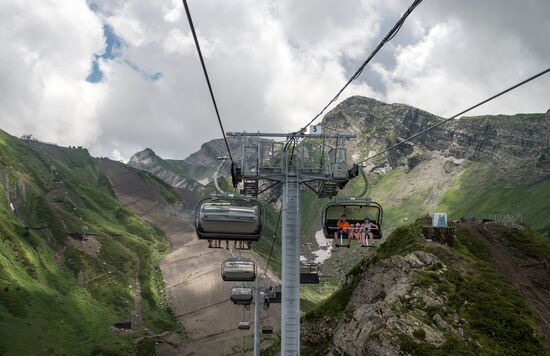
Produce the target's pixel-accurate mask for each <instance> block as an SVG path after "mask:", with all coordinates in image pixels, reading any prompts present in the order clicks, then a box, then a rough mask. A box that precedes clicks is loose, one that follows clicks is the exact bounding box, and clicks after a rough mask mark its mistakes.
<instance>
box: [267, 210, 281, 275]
mask: <svg viewBox="0 0 550 356" xmlns="http://www.w3.org/2000/svg"><path fill="white" fill-rule="evenodd" d="M282 212H283V208H282V207H281V209H280V210H279V217H278V218H277V226H276V227H275V233H274V234H273V242H271V250H270V251H269V258H268V260H267V264H266V265H265V270H264V274H263V276H264V277H265V276H266V275H267V269H268V268H269V263H270V262H271V257H272V256H273V247H274V246H275V240H277V235H278V233H279V224H280V223H281V215H282V214H281V213H282Z"/></svg>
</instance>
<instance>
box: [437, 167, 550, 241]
mask: <svg viewBox="0 0 550 356" xmlns="http://www.w3.org/2000/svg"><path fill="white" fill-rule="evenodd" d="M438 210H442V211H448V212H449V213H450V216H451V218H453V219H456V218H459V217H462V216H478V217H486V216H489V215H494V214H500V215H506V214H510V215H520V216H521V217H522V219H523V221H524V222H525V223H527V224H529V225H531V226H532V227H533V228H535V229H537V230H540V231H544V232H550V219H549V218H548V211H550V179H548V178H547V179H544V180H542V181H539V182H537V183H535V184H532V185H525V184H520V183H517V182H506V180H505V179H503V178H498V177H496V176H495V172H494V171H493V169H492V168H491V167H490V166H488V165H484V164H482V163H480V162H472V163H470V164H469V165H468V167H467V168H466V170H465V172H464V173H463V174H462V175H460V176H459V177H457V178H456V179H455V180H454V182H453V184H452V185H451V186H450V187H449V189H448V190H447V191H446V193H445V194H444V195H443V197H442V199H441V201H440V203H439V206H438Z"/></svg>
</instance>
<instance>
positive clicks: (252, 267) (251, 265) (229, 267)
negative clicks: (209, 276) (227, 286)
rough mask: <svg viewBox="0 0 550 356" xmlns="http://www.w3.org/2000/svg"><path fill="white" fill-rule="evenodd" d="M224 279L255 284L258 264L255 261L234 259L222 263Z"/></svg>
mask: <svg viewBox="0 0 550 356" xmlns="http://www.w3.org/2000/svg"><path fill="white" fill-rule="evenodd" d="M221 274H222V279H223V280H224V281H230V282H253V281H255V280H256V263H255V262H254V261H253V260H250V259H246V258H241V257H232V258H229V259H227V260H225V261H224V262H223V263H222V268H221Z"/></svg>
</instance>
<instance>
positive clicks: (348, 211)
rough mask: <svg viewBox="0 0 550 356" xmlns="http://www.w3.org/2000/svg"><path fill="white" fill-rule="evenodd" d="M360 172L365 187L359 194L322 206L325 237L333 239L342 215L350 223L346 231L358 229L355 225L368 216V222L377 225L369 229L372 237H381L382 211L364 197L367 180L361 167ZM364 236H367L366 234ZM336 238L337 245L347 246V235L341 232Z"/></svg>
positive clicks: (378, 206)
mask: <svg viewBox="0 0 550 356" xmlns="http://www.w3.org/2000/svg"><path fill="white" fill-rule="evenodd" d="M356 167H357V166H354V168H353V169H359V167H357V168H356ZM360 172H361V175H362V176H363V179H364V181H365V188H364V190H363V192H362V193H361V194H360V195H359V196H357V197H352V198H347V199H343V200H339V199H336V200H334V201H331V202H329V203H328V204H326V205H325V207H324V208H323V213H322V219H321V221H322V222H323V232H324V234H325V237H326V238H327V239H334V233H335V232H336V233H338V232H339V229H338V227H337V223H338V220H339V219H340V217H341V216H342V215H346V218H347V221H348V222H349V223H350V230H349V231H348V233H349V232H352V231H353V232H356V231H358V230H357V227H356V225H357V224H359V225H360V224H362V223H363V222H364V220H365V219H366V218H368V219H369V221H370V222H373V223H374V224H376V225H377V227H378V229H372V230H370V232H371V233H372V234H373V237H374V238H375V239H380V238H382V220H383V215H384V211H383V209H382V206H381V205H380V204H378V203H376V202H373V201H371V199H370V198H365V196H366V195H367V191H368V180H367V176H366V174H365V172H364V171H363V170H362V169H360ZM337 236H338V235H337ZM366 238H368V236H367V237H366ZM338 239H339V246H338V247H349V246H348V240H347V237H345V236H343V234H341V235H339V237H338Z"/></svg>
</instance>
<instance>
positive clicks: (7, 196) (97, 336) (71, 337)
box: [0, 131, 177, 355]
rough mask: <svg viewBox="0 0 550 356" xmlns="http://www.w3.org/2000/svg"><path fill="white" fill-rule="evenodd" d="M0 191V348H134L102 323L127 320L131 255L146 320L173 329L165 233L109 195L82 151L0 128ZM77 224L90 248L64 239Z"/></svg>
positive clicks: (155, 327)
mask: <svg viewBox="0 0 550 356" xmlns="http://www.w3.org/2000/svg"><path fill="white" fill-rule="evenodd" d="M52 167H53V168H52ZM52 172H56V173H53V174H52ZM0 190H1V193H2V195H1V198H0V354H8V355H23V354H26V355H31V354H35V355H37V354H51V355H62V354H66V355H69V354H71V355H74V354H132V353H134V352H136V346H135V345H134V343H133V341H132V337H130V336H125V335H117V334H115V333H113V332H111V331H109V327H110V326H112V325H113V324H114V323H115V322H118V321H125V320H131V319H132V311H133V309H134V296H135V290H134V288H133V286H132V283H133V281H134V280H133V278H134V271H135V268H136V261H135V259H136V258H139V264H140V267H141V269H140V273H139V282H140V284H141V295H142V302H141V309H142V317H143V320H144V324H145V326H146V327H147V328H149V329H150V330H152V332H153V333H157V332H158V333H160V332H162V331H166V330H172V331H174V330H177V324H176V322H175V319H174V318H173V316H172V314H171V313H170V311H169V309H168V307H167V306H166V304H165V301H164V296H163V288H162V279H161V276H160V271H159V270H158V268H157V267H156V264H157V262H158V261H159V260H160V258H161V255H162V254H163V253H165V252H166V251H167V242H166V240H165V238H164V236H163V235H162V233H161V232H160V231H159V230H158V229H157V228H155V227H154V226H152V225H150V224H149V223H147V222H145V221H143V220H141V219H140V218H139V217H138V216H136V215H135V214H134V213H133V212H131V211H130V210H129V209H127V208H125V207H124V206H123V205H121V204H120V203H119V202H118V201H117V200H116V198H115V197H114V195H113V193H112V191H111V188H110V186H109V182H108V180H107V179H106V177H105V176H104V175H103V174H102V173H100V172H99V171H98V170H97V169H96V167H95V164H94V161H93V159H92V158H91V157H90V156H89V154H88V152H87V151H86V150H83V149H69V148H57V147H55V146H53V147H52V146H47V145H46V146H43V145H41V144H38V143H36V142H25V141H21V140H18V139H16V138H13V137H11V136H9V135H7V134H6V133H4V132H1V131H0ZM10 202H12V204H14V205H15V207H16V214H14V213H13V212H12V210H11V208H10V205H9V203H10ZM84 226H85V227H84ZM25 227H28V228H30V229H26V228H25ZM84 229H87V231H88V234H90V235H92V236H93V238H94V239H95V240H97V241H98V242H99V243H100V244H101V249H100V251H99V253H98V255H97V256H92V255H89V254H86V253H83V252H81V251H79V250H77V249H76V248H74V247H72V246H67V245H66V238H67V236H68V235H69V234H78V233H81V232H82V231H83V230H84ZM139 333H141V334H143V333H144V332H143V331H141V332H139Z"/></svg>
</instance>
